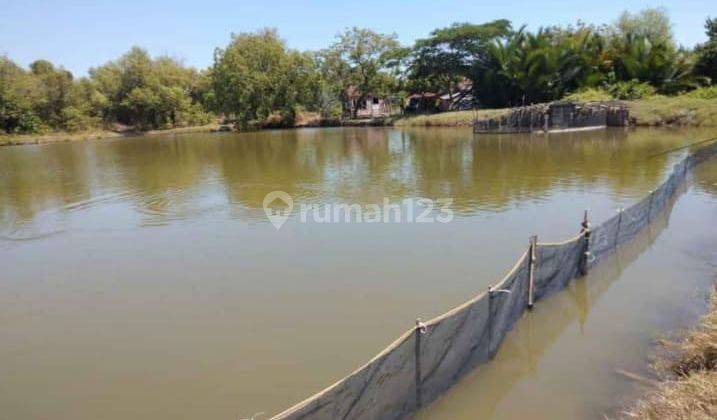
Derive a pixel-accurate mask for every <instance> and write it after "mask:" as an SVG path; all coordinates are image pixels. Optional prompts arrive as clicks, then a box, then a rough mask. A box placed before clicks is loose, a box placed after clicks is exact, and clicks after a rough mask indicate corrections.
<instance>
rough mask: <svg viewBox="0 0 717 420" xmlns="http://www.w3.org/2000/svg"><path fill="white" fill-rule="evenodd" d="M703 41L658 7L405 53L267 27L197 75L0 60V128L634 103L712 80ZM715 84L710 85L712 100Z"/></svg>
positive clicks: (135, 61)
mask: <svg viewBox="0 0 717 420" xmlns="http://www.w3.org/2000/svg"><path fill="white" fill-rule="evenodd" d="M705 28H706V33H707V37H708V40H707V42H705V43H703V44H700V45H697V46H695V47H694V48H691V49H690V48H686V47H682V46H678V45H677V43H676V42H675V40H674V37H673V34H672V29H671V23H670V21H669V18H668V16H667V15H666V13H665V12H664V11H663V10H661V9H646V10H643V11H641V12H639V13H635V14H632V13H628V12H624V13H623V14H622V15H621V16H620V17H619V19H617V20H616V21H615V22H614V23H613V24H611V25H602V26H596V25H589V24H585V23H582V22H578V23H577V24H575V25H569V26H550V27H542V28H539V29H537V30H536V31H533V32H531V31H528V30H527V29H526V28H525V27H524V26H522V27H517V28H516V27H514V26H513V25H512V24H511V22H509V21H507V20H495V21H492V22H487V23H483V24H472V23H456V24H453V25H451V26H449V27H446V28H439V29H436V30H434V31H433V32H431V33H430V34H429V36H428V37H426V38H424V39H419V40H417V41H416V42H415V44H414V45H413V46H411V47H406V46H402V45H401V44H400V43H399V42H398V40H397V36H396V34H381V33H377V32H375V31H373V30H370V29H361V28H351V29H347V30H345V31H344V32H342V33H340V34H339V35H337V37H336V40H335V42H334V43H332V44H331V45H330V46H329V47H328V48H325V49H323V50H319V51H297V50H294V49H291V48H288V47H287V45H286V43H285V42H284V41H283V40H282V39H281V38H280V36H279V34H278V33H277V31H276V30H273V29H262V30H259V31H255V32H249V33H239V34H233V35H232V36H231V39H230V41H229V43H228V45H226V46H225V47H223V48H217V49H216V50H215V52H214V62H213V64H212V65H211V66H210V67H208V68H206V69H203V70H196V69H194V68H191V67H187V66H184V65H183V64H182V63H181V62H180V61H179V60H176V59H173V58H170V57H165V56H161V57H155V58H153V57H151V56H150V55H149V54H148V53H147V51H146V50H144V49H142V48H139V47H133V48H132V49H131V50H130V51H128V52H127V53H126V54H124V55H123V56H121V57H120V58H118V59H116V60H113V61H110V62H108V63H105V64H103V65H101V66H98V67H94V68H91V69H90V70H89V72H88V75H87V76H85V77H80V78H75V77H74V76H73V75H72V73H70V72H69V71H67V70H65V69H63V68H62V67H58V66H55V65H53V64H52V63H50V62H48V61H46V60H38V61H35V62H33V63H32V64H31V65H30V66H29V68H27V69H26V68H23V67H21V66H19V65H18V64H16V63H15V62H13V61H12V60H11V59H10V58H8V57H6V56H0V129H2V130H4V131H5V132H7V133H33V132H42V131H47V130H66V131H78V130H85V129H90V128H97V127H105V128H107V127H112V126H114V127H117V126H118V125H119V126H125V127H127V128H133V129H140V130H143V129H161V128H171V127H181V126H190V125H199V124H205V123H208V122H210V121H211V120H212V119H215V118H216V116H217V115H221V116H223V117H224V118H225V119H228V120H231V121H233V122H236V124H237V125H238V126H240V127H248V126H251V125H252V124H256V123H257V122H261V121H265V120H267V119H268V118H278V119H279V120H280V121H282V122H284V123H285V124H287V125H291V124H292V122H293V121H294V120H295V119H296V117H297V114H298V113H300V112H314V113H318V114H320V115H321V117H323V118H330V119H336V118H340V117H341V116H342V104H343V103H345V102H346V101H348V100H350V99H352V98H351V95H352V94H351V93H350V92H351V91H352V90H353V92H354V93H353V95H359V99H363V97H364V96H365V95H368V94H372V95H377V96H393V97H396V98H405V97H406V96H407V95H408V94H411V93H422V92H441V93H452V92H454V91H455V90H456V89H457V87H458V86H470V89H471V93H472V98H473V101H474V105H475V106H476V107H482V108H495V107H505V106H517V105H524V104H530V103H537V102H545V101H551V100H556V99H561V98H564V97H566V96H568V97H569V96H570V95H573V96H575V95H578V96H580V95H583V96H596V97H599V98H616V99H635V98H640V97H643V96H647V95H654V94H662V95H674V94H679V93H683V92H687V91H690V90H694V89H697V88H700V87H708V86H711V85H712V83H715V84H717V19H710V18H707V20H706V23H705ZM714 90H715V88H708V91H709V92H714Z"/></svg>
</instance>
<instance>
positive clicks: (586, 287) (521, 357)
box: [417, 186, 684, 419]
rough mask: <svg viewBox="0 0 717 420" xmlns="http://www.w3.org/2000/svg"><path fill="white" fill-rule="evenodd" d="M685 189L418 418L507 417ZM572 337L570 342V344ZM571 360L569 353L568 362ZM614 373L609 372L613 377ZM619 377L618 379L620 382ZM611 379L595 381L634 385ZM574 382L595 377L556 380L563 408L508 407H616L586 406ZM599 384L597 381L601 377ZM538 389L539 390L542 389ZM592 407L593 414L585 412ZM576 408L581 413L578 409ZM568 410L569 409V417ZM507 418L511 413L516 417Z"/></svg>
mask: <svg viewBox="0 0 717 420" xmlns="http://www.w3.org/2000/svg"><path fill="white" fill-rule="evenodd" d="M683 192H684V186H683V187H682V189H681V191H679V192H678V193H677V194H676V196H675V198H673V200H671V202H670V203H669V204H668V206H667V207H666V209H665V211H663V212H661V213H660V214H659V215H658V217H656V218H655V219H654V220H653V222H652V223H651V224H650V225H648V226H647V227H646V228H645V229H644V230H643V231H642V232H640V234H638V235H637V236H636V237H635V238H634V239H633V240H632V241H630V242H627V243H626V244H623V245H622V246H620V247H618V248H617V249H616V251H615V252H613V253H612V254H610V255H609V256H608V257H607V258H606V259H605V261H603V262H602V263H601V264H599V265H597V266H595V268H594V269H593V270H591V271H590V273H589V274H588V275H587V276H585V277H582V278H579V279H577V280H575V281H573V282H571V283H570V285H569V286H568V288H567V289H566V290H564V291H562V292H560V293H558V294H556V295H553V296H550V297H548V298H547V299H546V301H544V302H541V304H540V305H538V306H536V308H535V309H534V310H533V311H531V312H529V313H527V314H526V315H525V316H523V318H522V319H521V320H520V321H519V322H518V324H517V325H516V326H515V328H514V329H513V330H512V331H511V332H509V333H508V335H507V336H506V339H505V341H504V342H503V344H502V346H501V348H500V351H499V352H498V354H497V355H496V357H495V359H493V360H492V361H491V362H490V363H489V364H487V365H484V366H480V367H478V368H477V369H475V370H473V371H472V372H471V373H469V374H468V375H467V376H466V377H465V378H463V379H462V380H461V381H460V383H459V384H458V385H457V386H456V387H455V388H453V389H451V390H449V391H448V394H447V395H446V396H445V397H444V398H443V399H439V400H438V401H437V402H436V403H434V404H433V405H432V406H429V407H428V408H426V409H425V410H423V411H422V412H421V413H419V415H418V416H417V418H419V419H442V418H447V419H448V418H450V419H463V418H465V419H474V418H485V419H489V418H503V417H506V412H505V411H501V410H500V409H499V406H501V405H502V404H505V403H506V398H510V396H511V393H512V392H515V390H516V388H517V387H519V386H520V384H521V383H522V382H524V381H526V380H529V379H530V378H532V377H540V375H541V372H540V371H541V367H540V365H541V363H542V362H544V360H545V359H547V356H546V353H548V352H549V351H551V350H552V349H553V348H554V346H555V345H556V342H557V341H558V340H559V339H560V338H563V341H562V342H561V343H560V345H561V350H560V351H561V352H562V354H566V355H567V354H570V353H571V351H572V349H571V347H573V346H576V345H579V344H577V343H579V342H580V339H579V338H578V339H577V340H575V338H573V340H575V341H569V340H565V337H564V335H565V332H566V330H567V329H569V328H571V327H577V329H578V330H579V331H580V332H579V333H578V334H576V335H578V336H582V335H583V330H584V328H585V324H586V322H587V320H588V317H589V315H590V311H591V309H592V308H593V306H594V305H596V304H597V302H599V301H600V300H601V299H602V296H603V295H604V294H605V293H606V292H607V291H608V290H609V289H610V287H611V286H612V285H613V283H614V282H616V281H618V280H619V279H621V278H622V277H623V270H624V268H625V267H627V266H629V265H630V264H631V263H632V262H634V261H635V260H637V259H638V258H639V257H640V255H642V254H643V253H644V252H645V251H646V250H647V249H649V248H650V247H651V246H652V244H653V243H654V242H655V241H656V240H657V238H658V237H659V236H660V234H661V233H662V232H663V231H664V230H665V229H666V228H667V227H668V223H669V219H670V214H671V212H672V207H673V205H674V203H675V202H676V200H677V199H678V198H679V196H680V195H681V194H682V193H683ZM566 341H568V342H566ZM569 360H570V358H569V357H566V359H565V362H566V363H570V362H569ZM589 367H590V366H589V365H588V364H586V366H585V367H583V366H576V368H577V369H582V368H589ZM607 376H610V372H608V375H607ZM616 379H618V380H616ZM619 379H620V378H616V377H614V376H613V377H612V378H606V380H604V381H602V382H600V383H599V384H596V385H595V387H596V391H597V392H604V390H605V389H611V391H610V392H609V394H610V396H611V397H612V396H614V395H620V394H621V393H622V392H626V391H628V390H629V386H628V385H630V384H629V383H626V382H624V381H620V380H619ZM571 380H578V381H580V380H588V381H589V380H590V378H569V379H567V378H566V381H565V384H563V385H560V384H556V385H555V386H556V387H557V388H559V389H560V392H561V393H560V395H559V396H558V395H555V398H559V399H560V400H561V401H562V403H561V404H562V405H563V407H561V408H554V409H547V408H546V409H545V410H539V411H538V412H535V411H534V408H535V407H534V405H532V404H533V403H534V402H533V401H531V402H530V403H527V402H526V403H525V404H521V403H518V402H517V401H515V402H513V403H510V402H508V405H510V406H511V407H512V408H511V409H510V410H508V411H510V412H511V416H512V417H514V418H522V417H525V416H531V417H536V418H591V417H600V416H602V415H604V414H605V413H604V412H601V409H605V410H607V409H609V408H612V407H614V406H615V405H616V404H615V401H614V400H613V401H612V403H611V400H610V398H611V397H610V398H607V399H602V400H600V404H601V406H597V407H596V406H590V405H589V404H586V401H587V400H590V399H591V397H588V396H585V395H583V394H581V392H582V391H583V390H571V389H570V388H569V386H566V384H568V383H569V382H570V381H571ZM596 382H597V381H596ZM537 392H538V393H539V392H540V391H537ZM585 407H589V408H588V411H589V412H584V411H582V412H581V411H580V410H585ZM576 410H577V411H576ZM566 413H569V414H568V415H566ZM511 416H508V417H511Z"/></svg>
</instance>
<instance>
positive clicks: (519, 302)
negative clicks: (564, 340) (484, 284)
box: [488, 253, 529, 353]
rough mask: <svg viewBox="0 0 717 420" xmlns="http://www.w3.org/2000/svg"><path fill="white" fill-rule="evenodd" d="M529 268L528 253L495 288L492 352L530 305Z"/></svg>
mask: <svg viewBox="0 0 717 420" xmlns="http://www.w3.org/2000/svg"><path fill="white" fill-rule="evenodd" d="M528 266H529V260H528V258H527V253H526V254H523V257H522V258H521V259H520V261H519V262H518V264H517V265H516V268H514V269H513V270H512V271H511V273H510V274H509V275H508V276H507V277H506V278H505V279H503V281H501V282H500V283H499V284H497V285H495V286H494V287H493V292H491V293H490V294H489V301H490V332H489V334H488V336H489V338H490V351H491V353H493V352H495V351H497V350H498V347H499V346H500V343H501V342H502V341H503V338H504V337H505V335H506V334H507V333H508V331H510V329H511V328H513V325H515V322H516V321H518V319H520V317H521V315H523V312H525V309H526V308H527V303H528Z"/></svg>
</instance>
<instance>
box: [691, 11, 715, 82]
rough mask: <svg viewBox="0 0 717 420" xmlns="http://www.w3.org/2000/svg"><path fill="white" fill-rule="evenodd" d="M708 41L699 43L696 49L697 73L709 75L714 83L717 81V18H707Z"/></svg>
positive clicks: (706, 31)
mask: <svg viewBox="0 0 717 420" xmlns="http://www.w3.org/2000/svg"><path fill="white" fill-rule="evenodd" d="M705 33H706V34H707V42H705V43H704V44H701V45H698V46H697V48H696V49H695V53H696V54H697V62H696V63H695V73H696V74H697V75H698V76H704V77H709V78H710V82H711V83H712V84H715V83H717V18H707V21H706V22H705Z"/></svg>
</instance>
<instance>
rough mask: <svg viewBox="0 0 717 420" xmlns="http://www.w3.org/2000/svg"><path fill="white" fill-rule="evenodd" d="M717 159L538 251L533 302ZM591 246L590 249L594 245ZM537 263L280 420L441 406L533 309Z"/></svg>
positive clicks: (705, 155) (704, 151)
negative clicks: (530, 305) (583, 231)
mask: <svg viewBox="0 0 717 420" xmlns="http://www.w3.org/2000/svg"><path fill="white" fill-rule="evenodd" d="M715 155H717V143H713V144H711V145H710V146H707V147H704V148H701V149H699V150H697V151H696V152H694V153H693V154H691V155H689V156H687V157H686V158H685V159H683V160H682V161H680V162H679V163H677V164H676V165H675V166H674V167H673V168H672V172H671V173H670V175H669V177H668V178H667V180H666V181H665V182H663V183H662V184H661V185H660V186H659V187H658V188H657V189H656V190H655V191H652V192H651V193H650V194H649V195H648V196H646V197H645V198H643V199H642V200H640V201H639V202H637V203H636V204H634V205H633V206H631V207H629V208H627V209H625V210H623V211H620V212H618V213H617V214H615V215H614V216H613V217H611V218H609V219H608V220H606V221H605V222H603V223H601V224H600V225H599V226H597V227H595V228H594V229H591V231H590V237H589V241H586V240H585V236H584V234H580V235H578V236H576V237H575V238H573V239H571V240H568V241H565V242H562V243H557V244H540V243H539V244H537V246H536V249H535V272H534V290H533V297H534V301H536V302H537V301H538V300H540V299H541V298H543V297H545V296H547V295H549V294H550V293H553V292H556V291H559V290H562V289H564V288H565V287H566V286H567V285H568V284H569V283H570V281H571V280H572V279H574V278H576V277H578V276H579V275H580V271H581V265H582V264H583V262H584V261H585V260H583V258H586V256H585V252H586V246H587V247H588V249H587V251H589V253H588V256H587V263H588V267H592V266H594V265H595V264H597V263H598V262H600V260H602V259H604V258H605V257H606V256H607V255H608V254H610V253H611V252H612V251H613V250H615V248H616V247H617V246H619V245H621V244H626V243H630V242H631V241H632V240H634V239H635V238H637V237H640V235H639V234H640V233H641V232H644V231H645V228H646V227H648V226H649V225H650V222H651V221H653V220H656V221H659V220H661V217H662V212H663V211H664V210H665V209H667V208H670V206H671V205H672V203H674V200H675V195H676V193H677V192H678V190H679V188H680V186H681V185H683V184H682V181H684V179H685V178H686V176H687V173H688V171H689V169H690V168H693V167H694V166H696V165H698V164H699V163H701V162H703V161H705V160H707V159H709V158H711V157H713V156H715ZM588 242H589V243H588ZM529 276H530V258H529V255H528V252H525V253H524V254H523V255H522V256H521V257H520V258H519V259H518V261H517V262H516V264H515V266H514V267H513V269H511V271H510V272H509V273H508V274H507V275H506V276H505V278H504V279H503V280H501V282H500V283H499V284H497V285H496V286H494V287H493V288H492V289H491V291H489V292H486V293H484V294H482V295H479V296H477V297H475V298H473V299H472V300H470V301H468V302H466V303H465V304H463V305H461V306H459V307H457V308H455V309H453V310H451V311H449V312H447V313H445V314H443V315H441V316H439V317H437V318H434V319H433V320H431V321H429V322H427V323H426V324H425V326H424V327H425V328H417V329H414V330H411V331H408V332H406V333H405V334H404V335H403V336H401V337H400V338H399V339H398V340H396V341H395V342H394V343H393V344H391V345H390V346H389V347H387V348H386V349H385V350H384V351H382V352H381V353H380V354H379V355H378V356H376V357H374V358H373V359H372V360H371V361H370V362H368V363H367V364H366V365H364V366H363V367H361V368H359V369H358V370H356V371H355V372H353V373H351V374H350V375H348V376H346V377H345V378H344V379H342V380H340V381H338V382H336V383H335V384H334V385H332V386H330V387H328V388H326V389H325V390H323V391H321V392H319V393H318V394H315V395H313V396H312V397H310V398H308V399H307V400H305V401H303V402H301V403H299V404H297V405H295V406H294V407H292V408H289V409H288V410H286V411H284V412H283V413H281V414H279V415H277V416H275V417H273V418H275V419H349V418H350V419H398V418H403V417H407V416H409V415H410V414H411V413H413V412H414V411H415V410H416V409H418V408H420V407H421V406H424V405H426V404H427V403H429V402H431V401H433V400H435V399H436V398H438V397H439V396H440V395H441V394H442V393H443V392H445V391H446V390H447V389H448V388H449V387H450V386H451V385H453V384H454V383H455V382H456V381H457V380H458V379H459V378H460V377H461V376H462V375H464V374H465V373H467V372H468V371H470V370H471V369H472V368H474V367H475V366H477V365H479V364H481V363H485V362H487V361H489V360H490V359H491V358H492V357H493V356H494V355H495V353H496V352H497V350H498V348H499V346H500V344H501V342H502V341H503V339H504V338H505V335H506V334H507V333H508V331H510V330H511V329H512V328H513V326H514V325H515V323H516V322H517V321H518V319H520V317H521V316H522V315H523V313H524V312H525V310H526V308H527V302H528V287H529V283H530V278H529Z"/></svg>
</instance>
